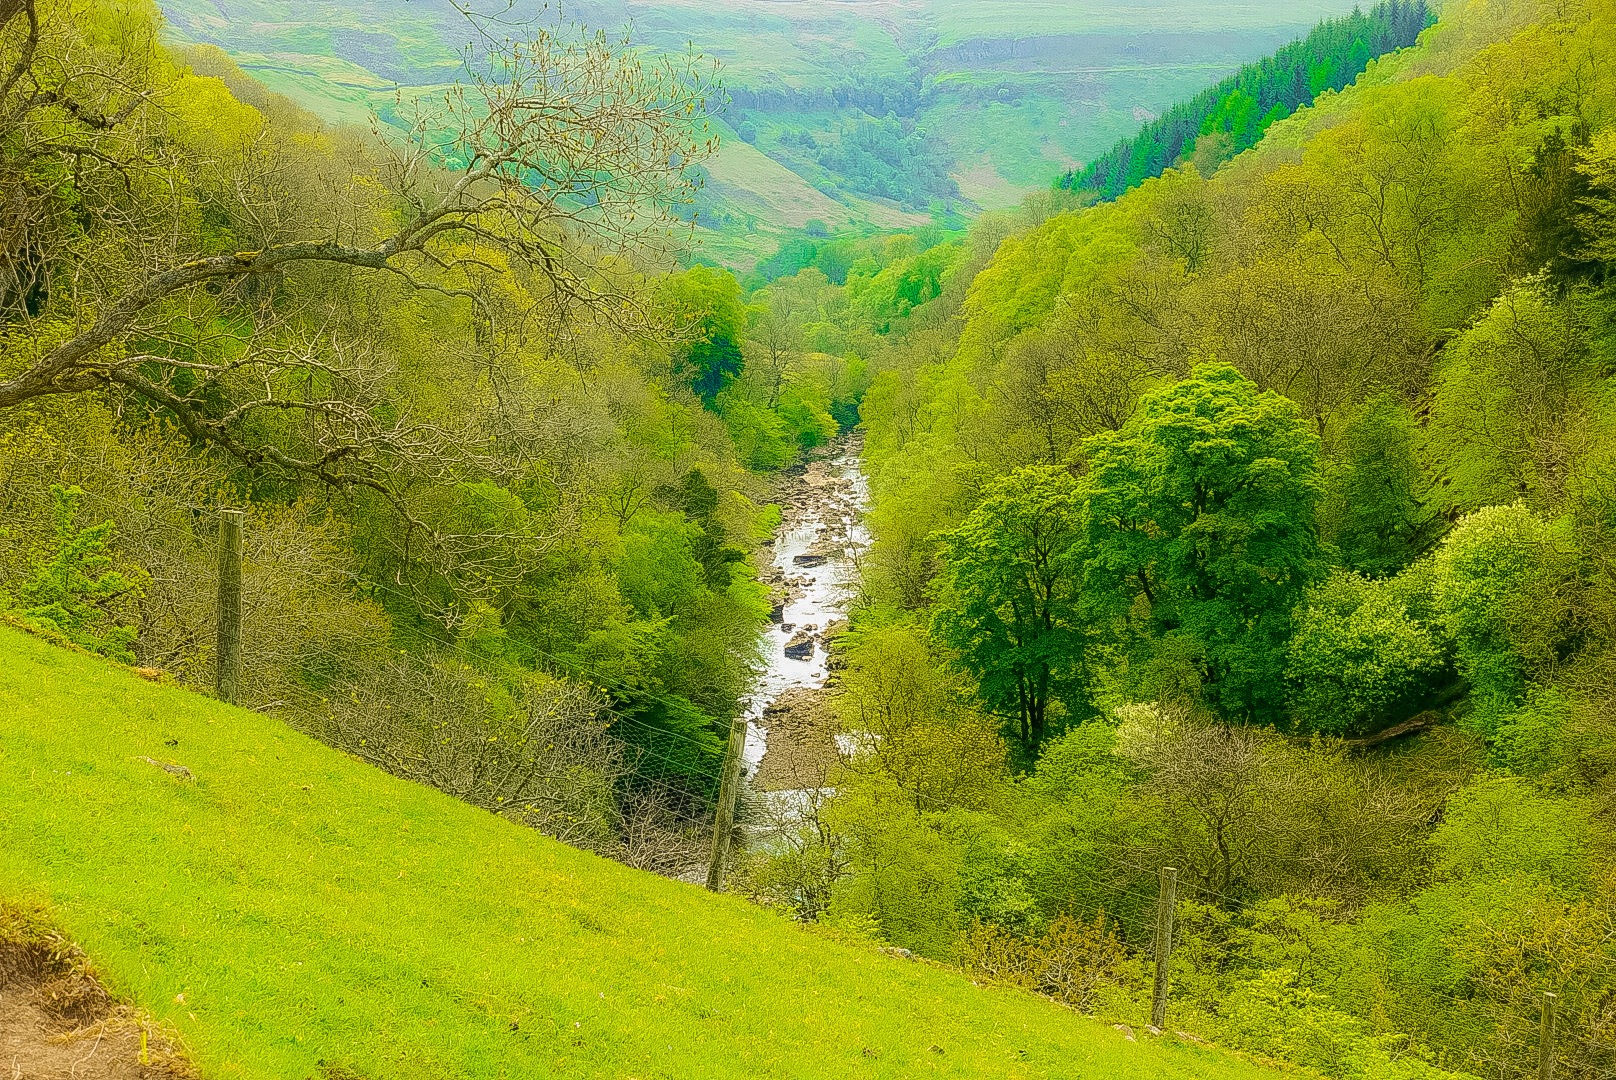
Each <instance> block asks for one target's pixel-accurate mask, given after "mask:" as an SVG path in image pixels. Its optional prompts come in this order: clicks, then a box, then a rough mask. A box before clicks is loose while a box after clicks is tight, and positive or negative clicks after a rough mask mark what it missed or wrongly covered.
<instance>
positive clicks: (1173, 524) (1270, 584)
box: [1085, 364, 1323, 722]
mask: <svg viewBox="0 0 1616 1080" xmlns="http://www.w3.org/2000/svg"><path fill="white" fill-rule="evenodd" d="M1087 448H1088V452H1089V456H1090V485H1091V489H1092V493H1091V496H1090V503H1089V532H1090V538H1091V539H1090V545H1091V550H1090V552H1089V560H1090V561H1089V571H1090V572H1089V574H1088V577H1087V584H1086V586H1085V588H1086V591H1087V592H1088V593H1089V594H1090V595H1091V596H1092V597H1093V598H1094V600H1095V602H1096V604H1097V605H1098V606H1101V607H1104V606H1109V607H1110V608H1111V609H1112V611H1113V613H1114V614H1115V615H1116V616H1117V617H1118V618H1122V617H1124V616H1125V615H1126V614H1127V612H1128V611H1129V610H1130V608H1132V607H1133V606H1134V605H1135V604H1136V602H1142V603H1143V604H1144V609H1145V611H1146V612H1147V613H1148V614H1147V615H1146V618H1145V624H1146V625H1145V637H1146V644H1147V648H1161V647H1163V646H1164V645H1165V646H1166V648H1167V649H1168V650H1169V651H1181V650H1187V652H1188V654H1189V655H1190V656H1192V657H1193V658H1194V662H1195V664H1196V667H1197V669H1198V676H1199V678H1200V680H1201V682H1202V684H1203V691H1204V693H1205V695H1206V698H1207V700H1208V703H1209V704H1211V705H1212V706H1213V707H1214V708H1216V709H1217V710H1218V711H1219V712H1220V713H1222V714H1223V715H1224V716H1225V717H1227V718H1229V719H1233V720H1242V721H1264V722H1272V721H1276V720H1278V719H1279V717H1280V710H1281V708H1282V705H1283V698H1284V695H1283V689H1282V684H1283V680H1282V674H1283V670H1284V663H1285V644H1286V641H1287V640H1288V639H1289V637H1290V631H1291V609H1292V608H1293V607H1295V606H1296V604H1297V602H1298V601H1299V600H1300V599H1301V598H1302V595H1303V593H1304V592H1305V590H1306V589H1307V587H1308V585H1309V584H1311V583H1312V581H1313V580H1314V579H1315V578H1317V576H1318V575H1319V573H1320V572H1321V570H1322V569H1323V563H1322V560H1321V558H1320V553H1319V544H1318V536H1317V530H1316V527H1315V524H1314V507H1315V505H1316V503H1317V502H1318V499H1319V495H1320V491H1321V482H1320V477H1319V440H1318V437H1317V436H1316V435H1314V434H1313V432H1312V431H1311V430H1310V428H1309V426H1308V424H1307V422H1306V421H1305V420H1303V419H1302V417H1301V415H1300V413H1299V412H1298V410H1297V408H1296V406H1295V404H1294V403H1292V402H1291V401H1289V400H1288V399H1286V398H1283V397H1281V396H1280V395H1278V394H1276V393H1273V392H1272V391H1267V392H1259V391H1258V389H1257V386H1256V384H1254V383H1252V382H1251V381H1249V380H1248V379H1246V378H1245V377H1244V376H1242V375H1241V374H1240V373H1239V372H1238V371H1236V370H1235V369H1234V368H1232V367H1229V366H1228V365H1226V364H1203V365H1200V366H1198V367H1196V368H1195V370H1194V372H1193V373H1192V374H1191V376H1190V377H1189V378H1188V379H1185V380H1184V381H1182V382H1180V383H1178V384H1176V385H1173V386H1169V387H1165V388H1163V389H1160V390H1156V391H1154V392H1152V393H1150V394H1147V395H1145V397H1144V398H1143V400H1142V401H1141V402H1140V406H1139V408H1138V410H1137V411H1136V412H1135V413H1134V415H1133V417H1132V418H1131V419H1130V420H1129V421H1128V423H1127V424H1126V425H1124V427H1123V428H1122V430H1121V431H1116V432H1103V433H1101V434H1100V435H1097V436H1095V437H1093V438H1092V439H1090V440H1089V441H1088V443H1087Z"/></svg>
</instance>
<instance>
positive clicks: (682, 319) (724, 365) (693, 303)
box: [662, 266, 746, 408]
mask: <svg viewBox="0 0 1616 1080" xmlns="http://www.w3.org/2000/svg"><path fill="white" fill-rule="evenodd" d="M662 303H663V308H664V311H665V313H666V315H667V316H668V318H669V320H670V321H671V322H673V324H674V325H675V326H676V327H678V328H680V329H681V330H683V332H684V334H685V336H686V344H685V346H684V348H683V350H682V355H681V356H680V357H679V359H680V361H681V362H682V365H683V374H684V377H685V378H686V379H688V380H689V383H690V388H691V389H692V390H694V391H695V392H696V395H697V396H698V397H700V398H701V400H702V401H703V402H705V403H706V404H707V406H708V407H709V408H711V407H712V405H713V403H714V402H715V401H716V400H717V398H718V395H719V394H720V393H722V392H723V391H724V389H725V387H727V386H729V384H730V383H731V382H733V381H735V378H736V376H738V375H740V373H741V370H742V369H743V368H744V367H745V366H746V360H745V358H744V357H743V356H742V355H741V344H740V343H741V338H742V335H743V334H744V333H745V331H746V307H745V305H744V304H742V302H741V283H740V282H739V281H737V280H736V278H735V275H734V274H731V273H730V272H729V271H728V270H719V269H716V268H714V267H711V266H693V267H691V268H690V269H689V270H686V271H684V272H683V273H679V274H674V275H672V276H670V277H669V278H667V279H666V280H665V281H664V282H663V283H662Z"/></svg>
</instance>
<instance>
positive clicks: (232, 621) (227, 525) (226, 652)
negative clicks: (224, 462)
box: [214, 510, 247, 705]
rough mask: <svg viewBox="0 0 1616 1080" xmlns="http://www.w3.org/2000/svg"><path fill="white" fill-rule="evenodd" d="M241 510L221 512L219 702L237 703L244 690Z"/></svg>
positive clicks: (242, 513)
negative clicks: (242, 669)
mask: <svg viewBox="0 0 1616 1080" xmlns="http://www.w3.org/2000/svg"><path fill="white" fill-rule="evenodd" d="M246 516H247V515H246V513H245V512H244V511H241V510H221V511H219V609H218V631H219V636H218V649H217V657H216V660H217V665H216V667H215V669H214V675H215V682H214V685H215V688H216V689H217V691H218V694H219V700H221V701H228V702H230V703H231V704H232V705H234V704H235V702H236V694H237V692H238V691H239V690H240V689H241V524H242V521H243V519H244V518H246Z"/></svg>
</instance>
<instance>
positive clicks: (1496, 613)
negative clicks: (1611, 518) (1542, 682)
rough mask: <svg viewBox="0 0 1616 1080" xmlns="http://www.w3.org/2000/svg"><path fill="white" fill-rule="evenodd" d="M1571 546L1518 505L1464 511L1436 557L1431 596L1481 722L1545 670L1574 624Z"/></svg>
mask: <svg viewBox="0 0 1616 1080" xmlns="http://www.w3.org/2000/svg"><path fill="white" fill-rule="evenodd" d="M1576 586H1577V578H1576V550H1575V548H1574V546H1573V545H1572V544H1571V542H1570V540H1569V538H1568V537H1567V536H1566V535H1565V531H1564V529H1563V528H1557V527H1556V526H1554V525H1552V524H1550V523H1549V522H1546V521H1544V520H1543V519H1542V518H1539V517H1538V516H1537V515H1535V514H1533V513H1532V512H1531V511H1530V510H1528V509H1527V508H1526V507H1524V506H1521V505H1520V504H1515V505H1513V506H1491V507H1488V508H1487V509H1485V510H1480V511H1477V512H1476V513H1475V514H1472V515H1471V516H1469V517H1467V518H1465V519H1464V520H1463V521H1462V522H1460V523H1459V525H1458V527H1457V528H1455V529H1454V531H1453V533H1452V534H1450V535H1449V537H1448V538H1447V539H1446V540H1445V541H1444V542H1443V544H1442V548H1441V550H1440V551H1438V552H1437V556H1436V600H1437V604H1438V607H1439V608H1440V610H1441V612H1442V617H1443V619H1444V621H1445V622H1446V624H1447V630H1448V633H1450V634H1451V635H1452V636H1453V640H1454V644H1455V649H1456V655H1457V660H1458V665H1459V670H1460V672H1461V673H1462V674H1463V675H1464V676H1465V677H1466V678H1467V679H1469V680H1470V681H1471V683H1472V684H1473V685H1474V686H1475V691H1474V696H1475V699H1476V713H1477V715H1476V723H1478V724H1480V725H1482V726H1483V727H1484V728H1486V727H1488V726H1490V725H1491V724H1493V723H1494V722H1495V721H1496V718H1497V716H1498V715H1499V714H1500V713H1502V712H1503V711H1505V710H1507V709H1508V708H1510V707H1511V706H1513V705H1518V704H1519V703H1520V702H1521V700H1522V697H1523V695H1524V694H1525V692H1526V683H1527V679H1528V678H1529V677H1531V676H1533V675H1538V676H1541V675H1543V674H1546V673H1547V672H1549V671H1551V670H1552V669H1553V668H1554V666H1555V665H1556V664H1557V663H1558V662H1559V660H1560V657H1561V652H1562V650H1563V649H1564V648H1565V647H1566V646H1567V645H1568V644H1569V635H1570V634H1571V633H1572V632H1573V630H1574V618H1575V611H1576Z"/></svg>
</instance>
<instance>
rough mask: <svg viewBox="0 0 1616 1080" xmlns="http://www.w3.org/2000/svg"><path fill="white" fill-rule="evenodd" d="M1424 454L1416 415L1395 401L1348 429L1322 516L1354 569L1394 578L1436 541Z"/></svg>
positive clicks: (1367, 411)
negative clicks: (1427, 500) (1422, 465)
mask: <svg viewBox="0 0 1616 1080" xmlns="http://www.w3.org/2000/svg"><path fill="white" fill-rule="evenodd" d="M1418 451H1419V426H1418V424H1417V422H1416V421H1415V419H1414V414H1413V413H1412V412H1411V411H1410V410H1409V408H1408V406H1406V405H1404V404H1403V403H1402V402H1401V401H1399V400H1398V399H1397V398H1396V397H1395V396H1394V395H1392V394H1389V393H1381V394H1377V395H1375V396H1374V397H1372V398H1370V399H1369V400H1368V401H1366V402H1364V403H1363V405H1361V406H1360V407H1359V408H1358V410H1357V411H1356V412H1355V413H1354V414H1353V416H1352V418H1351V420H1349V421H1348V423H1347V428H1346V432H1345V436H1344V438H1343V439H1342V447H1341V453H1340V456H1339V457H1338V458H1337V459H1336V461H1334V462H1332V463H1331V467H1330V468H1329V469H1328V471H1327V473H1326V480H1325V487H1326V491H1327V494H1326V496H1325V500H1324V504H1323V506H1322V507H1321V508H1320V515H1319V516H1320V518H1321V519H1322V524H1323V526H1324V531H1325V534H1326V536H1327V537H1328V538H1329V539H1331V540H1333V541H1334V542H1335V545H1336V547H1337V548H1338V549H1339V550H1340V552H1341V559H1342V561H1343V562H1345V563H1346V564H1347V565H1348V566H1350V567H1351V568H1352V569H1354V570H1357V571H1359V572H1360V573H1364V574H1368V575H1370V576H1371V577H1384V576H1387V575H1390V574H1395V573H1397V572H1398V571H1399V570H1401V569H1403V567H1405V566H1407V565H1408V564H1409V562H1410V561H1411V560H1412V559H1414V558H1415V557H1416V556H1418V555H1419V554H1420V552H1421V551H1422V550H1424V549H1425V548H1426V547H1427V546H1428V545H1429V544H1430V543H1431V542H1432V541H1433V540H1434V539H1435V536H1436V531H1437V529H1438V528H1439V527H1440V526H1441V525H1442V522H1441V520H1440V519H1439V518H1438V517H1437V516H1436V515H1435V514H1433V513H1431V512H1430V511H1429V510H1427V509H1426V506H1425V489H1426V483H1425V477H1424V474H1423V473H1422V472H1421V470H1420V463H1419V457H1418Z"/></svg>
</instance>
